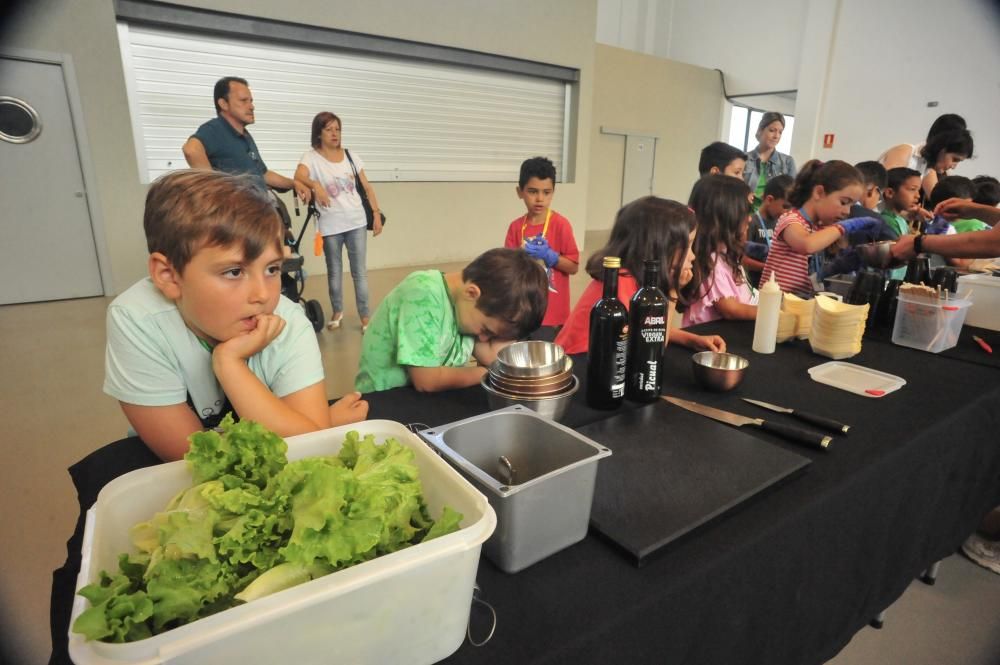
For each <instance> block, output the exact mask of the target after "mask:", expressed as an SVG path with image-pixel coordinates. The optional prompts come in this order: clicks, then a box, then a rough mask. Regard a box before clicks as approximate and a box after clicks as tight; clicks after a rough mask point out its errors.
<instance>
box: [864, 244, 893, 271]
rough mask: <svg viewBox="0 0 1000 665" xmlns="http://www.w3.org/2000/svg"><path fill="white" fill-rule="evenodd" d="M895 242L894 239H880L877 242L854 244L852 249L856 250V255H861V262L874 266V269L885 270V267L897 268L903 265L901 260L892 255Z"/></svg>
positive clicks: (870, 266)
mask: <svg viewBox="0 0 1000 665" xmlns="http://www.w3.org/2000/svg"><path fill="white" fill-rule="evenodd" d="M895 244H896V241H895V240H880V241H879V242H869V243H865V244H863V245H855V246H854V249H856V250H857V252H858V256H859V257H861V262H862V263H864V264H865V265H866V266H868V267H869V268H875V269H876V270H885V269H886V268H898V267H899V266H901V265H903V262H902V261H900V260H898V259H896V258H894V257H893V255H892V247H893V245H895Z"/></svg>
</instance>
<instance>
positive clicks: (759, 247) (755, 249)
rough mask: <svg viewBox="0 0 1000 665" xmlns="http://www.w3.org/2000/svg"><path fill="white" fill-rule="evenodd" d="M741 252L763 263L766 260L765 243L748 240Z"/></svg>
mask: <svg viewBox="0 0 1000 665" xmlns="http://www.w3.org/2000/svg"><path fill="white" fill-rule="evenodd" d="M743 253H744V254H746V255H747V256H749V257H750V258H751V259H754V260H756V261H760V262H761V263H763V262H764V261H767V243H763V242H754V241H753V240H748V241H747V243H746V245H745V246H744V247H743Z"/></svg>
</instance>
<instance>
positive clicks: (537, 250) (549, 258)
mask: <svg viewBox="0 0 1000 665" xmlns="http://www.w3.org/2000/svg"><path fill="white" fill-rule="evenodd" d="M524 251H526V252H528V256H530V257H531V258H533V259H539V260H541V261H542V262H543V263H545V267H546V268H551V267H553V266H555V264H557V263H559V252H557V251H556V250H554V249H552V248H551V247H549V242H548V241H547V240H546V239H545V238H543V237H542V236H535V237H534V238H532V239H531V240H529V241H528V242H527V243H525V246H524Z"/></svg>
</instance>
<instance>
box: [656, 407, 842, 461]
mask: <svg viewBox="0 0 1000 665" xmlns="http://www.w3.org/2000/svg"><path fill="white" fill-rule="evenodd" d="M660 399H663V400H666V401H667V402H670V403H671V404H674V405H675V406H679V407H681V408H682V409H687V410H688V411H692V412H694V413H697V414H699V415H702V416H705V417H707V418H712V419H713V420H718V421H719V422H721V423H726V424H727V425H732V426H733V427H743V426H744V425H752V426H754V427H759V428H761V429H762V430H765V431H768V432H771V433H772V434H777V435H778V436H780V437H783V438H785V439H788V440H789V441H793V442H795V443H800V444H802V445H805V446H809V447H810V448H817V449H819V450H824V451H826V450H829V449H830V443H831V442H832V441H833V437H830V436H827V435H826V434H822V433H820V432H814V431H812V430H808V429H802V428H800V427H795V426H793V425H785V424H783V423H776V422H773V421H770V420H764V419H763V418H748V417H747V416H741V415H739V414H738V413H732V412H730V411H723V410H722V409H716V408H715V407H713V406H705V405H704V404H698V403H697V402H689V401H688V400H686V399H680V398H679V397H671V396H669V395H661V396H660Z"/></svg>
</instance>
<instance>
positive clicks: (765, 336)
mask: <svg viewBox="0 0 1000 665" xmlns="http://www.w3.org/2000/svg"><path fill="white" fill-rule="evenodd" d="M780 313H781V287H779V286H778V283H777V282H776V281H774V271H771V279H769V280H768V282H767V284H765V285H764V286H763V287H761V289H760V295H759V296H758V298H757V321H756V323H754V326H753V350H754V351H755V352H757V353H774V340H775V339H776V338H777V336H778V315H779V314H780Z"/></svg>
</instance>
